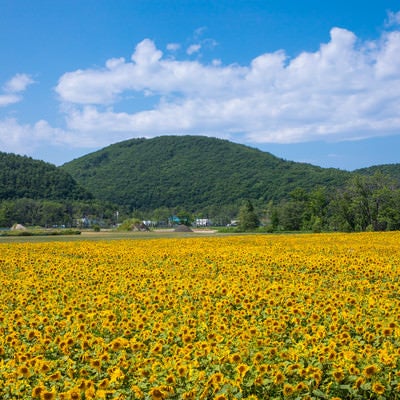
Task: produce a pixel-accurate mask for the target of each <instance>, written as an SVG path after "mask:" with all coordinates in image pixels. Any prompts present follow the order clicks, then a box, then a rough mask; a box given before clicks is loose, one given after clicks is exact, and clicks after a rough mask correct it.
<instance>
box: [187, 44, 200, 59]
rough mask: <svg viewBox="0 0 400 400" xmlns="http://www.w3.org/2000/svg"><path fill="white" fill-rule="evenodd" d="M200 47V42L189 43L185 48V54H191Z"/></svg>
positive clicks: (196, 51)
mask: <svg viewBox="0 0 400 400" xmlns="http://www.w3.org/2000/svg"><path fill="white" fill-rule="evenodd" d="M200 49H201V44H191V45H190V46H189V47H188V48H187V50H186V54H189V56H190V55H192V54H195V53H198V52H199V51H200Z"/></svg>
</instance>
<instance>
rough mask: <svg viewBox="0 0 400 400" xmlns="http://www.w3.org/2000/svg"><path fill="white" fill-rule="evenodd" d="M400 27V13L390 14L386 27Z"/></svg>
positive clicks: (391, 12)
mask: <svg viewBox="0 0 400 400" xmlns="http://www.w3.org/2000/svg"><path fill="white" fill-rule="evenodd" d="M399 25H400V11H399V12H396V13H395V12H393V11H389V12H388V18H387V20H386V27H392V26H399Z"/></svg>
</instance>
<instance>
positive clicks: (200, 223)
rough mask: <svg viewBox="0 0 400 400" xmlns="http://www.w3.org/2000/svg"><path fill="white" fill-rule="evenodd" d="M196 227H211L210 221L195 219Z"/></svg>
mask: <svg viewBox="0 0 400 400" xmlns="http://www.w3.org/2000/svg"><path fill="white" fill-rule="evenodd" d="M195 225H196V227H206V226H210V225H211V221H210V220H209V219H208V218H196V221H195Z"/></svg>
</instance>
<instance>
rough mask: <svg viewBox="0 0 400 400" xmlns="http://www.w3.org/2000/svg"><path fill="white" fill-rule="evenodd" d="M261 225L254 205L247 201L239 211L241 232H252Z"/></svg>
mask: <svg viewBox="0 0 400 400" xmlns="http://www.w3.org/2000/svg"><path fill="white" fill-rule="evenodd" d="M259 224H260V221H259V219H258V216H257V214H256V213H255V211H254V207H253V204H252V203H251V201H250V200H246V201H245V202H244V203H243V205H242V206H241V207H240V210H239V230H241V231H251V230H253V229H256V228H257V227H258V226H259Z"/></svg>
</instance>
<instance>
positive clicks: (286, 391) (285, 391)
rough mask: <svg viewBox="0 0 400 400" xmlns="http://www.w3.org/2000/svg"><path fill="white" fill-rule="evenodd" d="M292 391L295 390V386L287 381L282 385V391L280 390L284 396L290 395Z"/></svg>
mask: <svg viewBox="0 0 400 400" xmlns="http://www.w3.org/2000/svg"><path fill="white" fill-rule="evenodd" d="M294 391H295V388H294V387H293V386H292V385H290V384H288V383H285V384H284V385H283V391H282V392H283V395H284V396H291V395H292V394H293V393H294Z"/></svg>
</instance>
